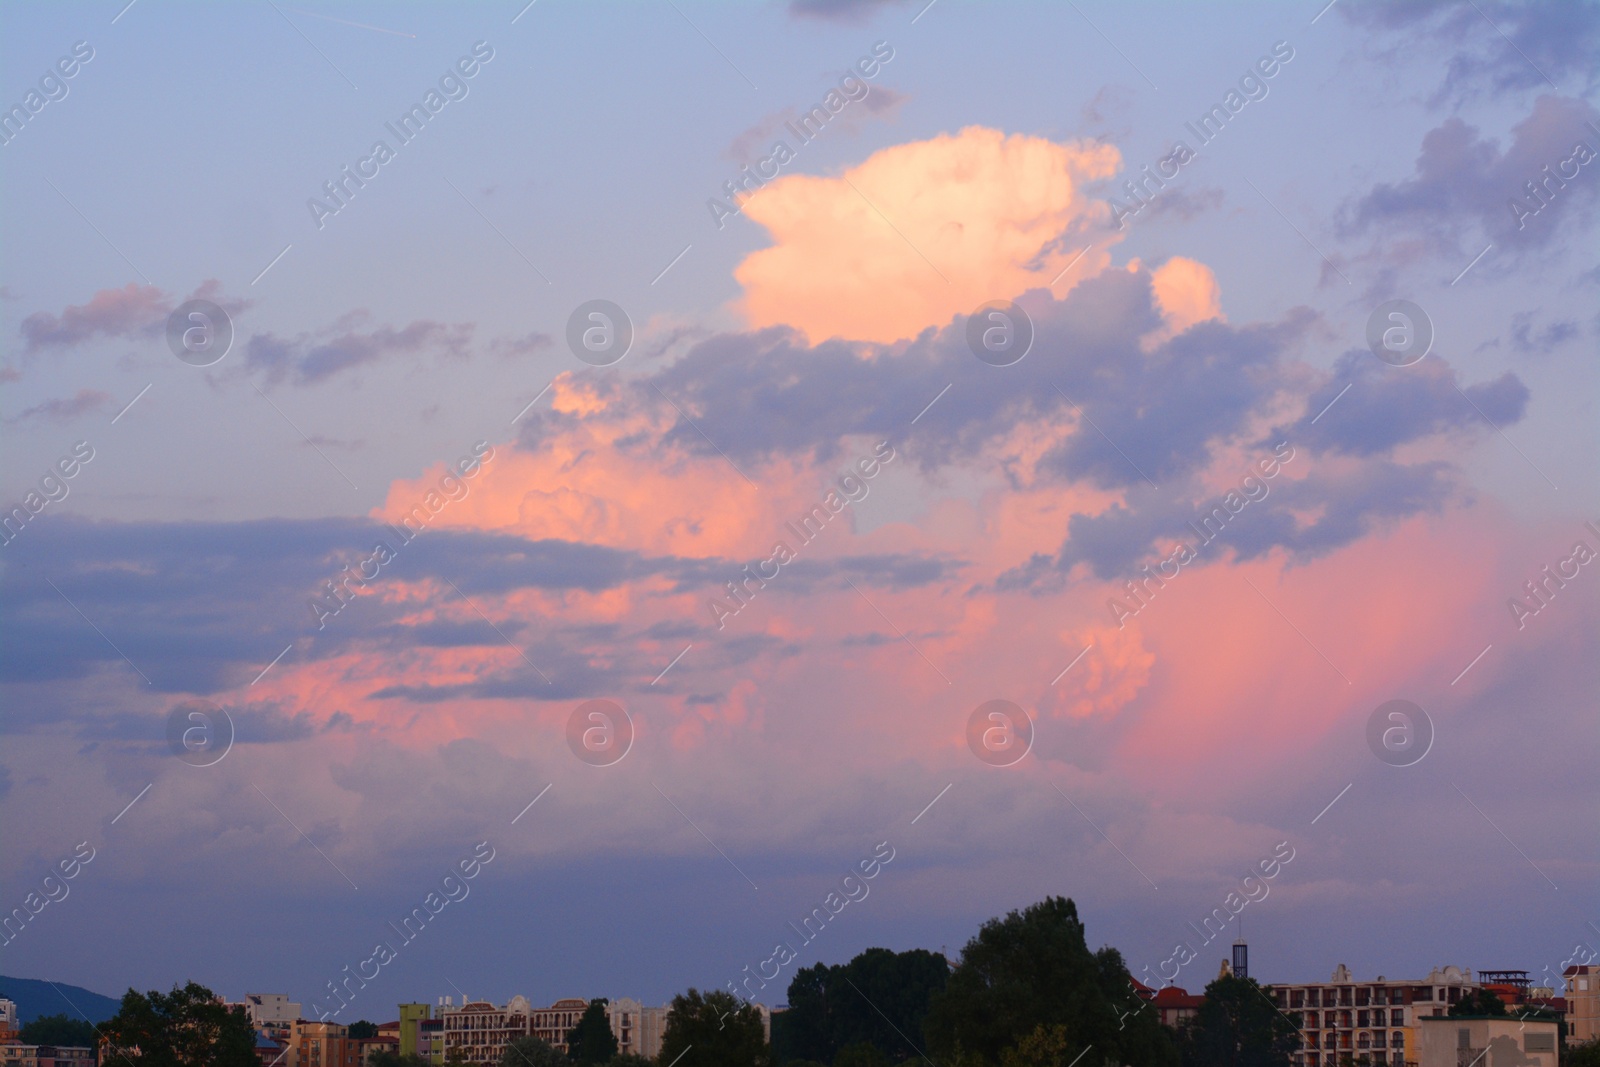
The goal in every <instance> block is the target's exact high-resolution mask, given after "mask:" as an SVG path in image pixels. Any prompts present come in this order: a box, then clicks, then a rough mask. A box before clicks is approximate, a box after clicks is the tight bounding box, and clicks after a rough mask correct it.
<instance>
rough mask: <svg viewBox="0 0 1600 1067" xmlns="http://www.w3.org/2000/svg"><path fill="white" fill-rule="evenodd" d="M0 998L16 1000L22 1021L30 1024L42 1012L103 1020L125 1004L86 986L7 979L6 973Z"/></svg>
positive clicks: (98, 1021)
mask: <svg viewBox="0 0 1600 1067" xmlns="http://www.w3.org/2000/svg"><path fill="white" fill-rule="evenodd" d="M0 997H4V998H5V999H7V1000H14V1001H16V1003H17V1022H18V1023H30V1022H32V1021H33V1020H35V1019H37V1018H39V1017H40V1016H41V1015H66V1016H68V1017H69V1018H73V1019H81V1018H83V1017H84V1016H85V1015H87V1016H88V1017H89V1021H90V1022H92V1023H103V1022H105V1021H106V1020H107V1019H109V1018H111V1017H112V1016H113V1015H115V1014H116V1013H117V1009H118V1008H120V1007H121V1006H122V1002H121V1001H120V1000H117V999H114V998H112V997H105V996H101V995H100V994H99V993H93V992H90V991H89V990H87V989H84V988H83V987H82V986H75V985H67V984H66V983H65V982H41V981H40V980H39V979H37V978H7V977H6V976H5V975H3V974H0ZM74 1009H76V1010H74ZM79 1012H82V1014H81V1015H80V1014H79Z"/></svg>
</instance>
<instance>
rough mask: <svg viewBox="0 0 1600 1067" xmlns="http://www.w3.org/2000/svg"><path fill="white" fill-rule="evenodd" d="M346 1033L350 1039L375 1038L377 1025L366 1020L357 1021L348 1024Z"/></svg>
mask: <svg viewBox="0 0 1600 1067" xmlns="http://www.w3.org/2000/svg"><path fill="white" fill-rule="evenodd" d="M347 1032H348V1033H349V1035H350V1036H351V1037H355V1038H364V1037H377V1036H378V1024H377V1023H375V1022H370V1021H368V1020H366V1019H357V1020H356V1021H355V1022H353V1023H351V1024H350V1026H349V1029H348V1031H347Z"/></svg>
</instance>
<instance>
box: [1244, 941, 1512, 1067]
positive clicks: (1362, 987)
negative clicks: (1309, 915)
mask: <svg viewBox="0 0 1600 1067" xmlns="http://www.w3.org/2000/svg"><path fill="white" fill-rule="evenodd" d="M1477 988H1478V986H1477V983H1475V982H1474V981H1473V980H1472V972H1471V971H1470V970H1463V969H1461V968H1458V967H1444V968H1439V967H1435V968H1434V969H1433V971H1432V973H1430V974H1429V975H1428V977H1426V978H1407V979H1389V978H1384V977H1383V976H1382V975H1379V976H1378V977H1377V978H1375V979H1373V980H1371V981H1357V980H1356V979H1355V977H1354V976H1353V975H1351V973H1350V969H1349V968H1348V967H1346V966H1345V965H1344V964H1342V963H1341V964H1339V966H1338V968H1337V969H1336V970H1335V971H1334V972H1333V976H1332V977H1331V978H1330V979H1329V980H1328V981H1326V982H1310V983H1285V984H1282V985H1278V984H1274V985H1273V986H1272V998H1273V1002H1274V1003H1275V1004H1276V1005H1277V1006H1278V1009H1279V1010H1280V1011H1283V1012H1286V1013H1289V1014H1291V1015H1292V1014H1296V1013H1298V1015H1299V1017H1300V1049H1299V1051H1297V1052H1296V1053H1295V1054H1294V1057H1293V1062H1294V1065H1295V1067H1337V1065H1339V1064H1342V1063H1343V1062H1344V1061H1345V1059H1346V1058H1348V1059H1349V1060H1350V1061H1351V1062H1354V1063H1357V1064H1361V1063H1367V1064H1372V1065H1374V1067H1376V1065H1378V1064H1387V1065H1390V1067H1405V1065H1407V1064H1415V1063H1417V1062H1418V1059H1417V1040H1418V1029H1417V1026H1418V1021H1419V1020H1420V1019H1429V1018H1438V1017H1441V1016H1444V1015H1445V1014H1446V1013H1447V1012H1448V1011H1449V1010H1450V1005H1452V1004H1454V1003H1455V1002H1456V1001H1458V1000H1460V999H1461V998H1462V996H1464V995H1466V994H1467V993H1470V992H1472V991H1473V990H1476V989H1477ZM1480 1067H1483V1065H1480Z"/></svg>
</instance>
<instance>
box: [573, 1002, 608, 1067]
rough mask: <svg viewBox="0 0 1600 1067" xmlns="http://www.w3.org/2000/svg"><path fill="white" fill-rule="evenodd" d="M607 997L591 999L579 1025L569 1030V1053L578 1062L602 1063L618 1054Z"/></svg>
mask: <svg viewBox="0 0 1600 1067" xmlns="http://www.w3.org/2000/svg"><path fill="white" fill-rule="evenodd" d="M607 1003H608V1002H607V1000H606V998H605V997H599V998H597V999H595V1000H591V1001H589V1006H588V1007H587V1008H584V1009H583V1017H582V1018H580V1019H579V1020H578V1025H577V1026H574V1027H573V1028H572V1029H571V1030H568V1031H567V1055H568V1056H569V1057H571V1058H572V1060H573V1061H574V1062H576V1063H583V1064H601V1063H606V1062H608V1061H609V1060H610V1059H611V1057H613V1056H615V1055H616V1054H617V1035H616V1034H613V1033H612V1032H611V1020H610V1019H608V1018H607V1017H606V1004H607Z"/></svg>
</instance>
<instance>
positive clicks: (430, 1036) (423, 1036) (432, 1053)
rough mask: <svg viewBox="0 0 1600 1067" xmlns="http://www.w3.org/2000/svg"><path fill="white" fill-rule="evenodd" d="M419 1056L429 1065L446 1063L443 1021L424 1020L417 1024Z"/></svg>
mask: <svg viewBox="0 0 1600 1067" xmlns="http://www.w3.org/2000/svg"><path fill="white" fill-rule="evenodd" d="M417 1055H418V1056H421V1057H422V1058H423V1059H425V1060H427V1061H428V1062H429V1063H443V1062H444V1020H443V1019H424V1020H422V1021H421V1022H420V1023H418V1024H417Z"/></svg>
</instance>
